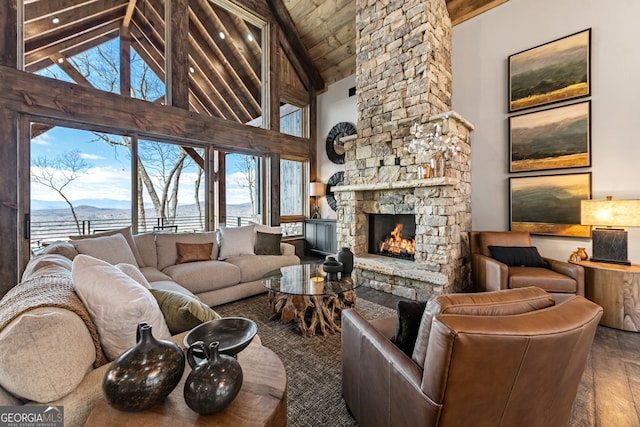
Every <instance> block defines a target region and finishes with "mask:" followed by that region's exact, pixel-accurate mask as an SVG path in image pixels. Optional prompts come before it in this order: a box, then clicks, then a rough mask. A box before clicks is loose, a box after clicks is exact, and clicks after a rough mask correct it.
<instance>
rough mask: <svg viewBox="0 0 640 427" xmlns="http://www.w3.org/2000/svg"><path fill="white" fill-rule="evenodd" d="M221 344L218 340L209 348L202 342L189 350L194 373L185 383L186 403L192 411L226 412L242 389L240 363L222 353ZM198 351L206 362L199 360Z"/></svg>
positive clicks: (188, 355)
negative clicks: (219, 348)
mask: <svg viewBox="0 0 640 427" xmlns="http://www.w3.org/2000/svg"><path fill="white" fill-rule="evenodd" d="M219 345H220V343H219V342H218V341H214V342H212V343H211V344H209V347H207V346H205V345H204V343H203V342H202V341H196V342H194V343H193V344H192V345H191V346H190V347H189V349H188V350H187V360H188V361H189V365H191V368H192V371H191V373H190V374H189V376H188V377H187V381H186V382H185V384H184V400H185V402H187V405H188V406H189V408H191V409H193V410H194V411H196V412H197V413H199V414H202V415H207V414H214V413H216V412H220V411H222V410H223V409H224V408H226V407H227V405H228V404H229V403H231V401H232V400H233V399H235V397H236V396H237V395H238V392H239V391H240V387H242V368H241V367H240V363H238V361H237V360H236V359H234V358H233V357H231V356H227V355H226V354H220V352H219V351H218V347H219ZM194 351H195V352H196V353H204V355H205V359H202V360H199V361H198V360H196V358H195V356H194Z"/></svg>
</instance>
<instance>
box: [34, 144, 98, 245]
mask: <svg viewBox="0 0 640 427" xmlns="http://www.w3.org/2000/svg"><path fill="white" fill-rule="evenodd" d="M90 167H91V165H90V164H89V163H88V162H87V161H86V160H84V159H83V158H82V157H81V155H80V150H72V151H68V152H65V153H62V154H59V155H58V156H56V157H54V158H53V159H50V158H48V157H47V156H40V157H37V158H36V159H34V160H33V161H32V162H31V180H32V181H33V182H35V183H37V184H40V185H44V186H45V187H48V188H51V189H52V190H54V191H55V192H56V193H58V194H59V195H60V197H62V198H63V199H64V201H65V202H66V203H67V204H68V205H69V209H71V215H73V220H74V221H75V223H76V228H77V230H78V234H80V233H81V228H80V221H79V220H78V215H77V214H76V211H75V209H74V207H73V203H71V201H70V200H69V198H68V197H67V196H66V195H65V193H64V190H65V189H66V187H67V186H68V185H69V184H71V183H72V182H73V181H75V180H76V179H78V178H79V177H80V176H81V175H82V174H84V173H86V172H87V170H88V169H89V168H90Z"/></svg>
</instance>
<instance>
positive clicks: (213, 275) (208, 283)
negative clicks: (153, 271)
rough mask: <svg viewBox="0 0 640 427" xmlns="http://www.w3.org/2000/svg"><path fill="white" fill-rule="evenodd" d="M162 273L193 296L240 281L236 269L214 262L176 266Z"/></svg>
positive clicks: (232, 266) (229, 265)
mask: <svg viewBox="0 0 640 427" xmlns="http://www.w3.org/2000/svg"><path fill="white" fill-rule="evenodd" d="M162 272H163V273H166V274H168V275H169V276H171V278H172V279H173V280H175V281H176V282H178V284H180V285H182V286H184V287H185V288H187V289H189V290H190V291H191V292H193V293H194V294H199V293H200V292H206V291H213V290H215V289H220V288H225V287H227V286H231V285H236V284H238V283H240V280H241V275H240V269H239V268H238V267H236V266H235V265H233V264H229V263H228V262H223V261H215V260H211V261H198V262H189V263H186V264H176V265H172V266H170V267H167V268H165V269H164V270H163V271H162Z"/></svg>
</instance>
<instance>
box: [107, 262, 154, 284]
mask: <svg viewBox="0 0 640 427" xmlns="http://www.w3.org/2000/svg"><path fill="white" fill-rule="evenodd" d="M116 268H117V269H118V270H120V271H122V272H123V273H124V274H126V275H127V276H129V277H131V278H132V279H133V280H135V281H136V282H138V283H140V284H141V285H142V286H144V287H145V288H147V289H150V288H151V285H150V284H149V281H148V280H147V278H146V277H144V274H142V272H141V271H140V269H139V268H138V267H136V266H135V265H133V264H117V265H116Z"/></svg>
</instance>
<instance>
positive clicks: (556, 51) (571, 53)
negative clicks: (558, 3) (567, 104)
mask: <svg viewBox="0 0 640 427" xmlns="http://www.w3.org/2000/svg"><path fill="white" fill-rule="evenodd" d="M508 68H509V71H508V76H509V92H508V93H509V112H510V113H512V112H514V111H520V110H524V109H527V108H533V107H539V106H541V105H547V104H551V103H555V102H560V101H566V100H569V99H575V98H581V97H584V96H589V95H590V94H591V28H588V29H586V30H583V31H579V32H577V33H574V34H570V35H568V36H565V37H562V38H559V39H557V40H553V41H551V42H548V43H545V44H542V45H539V46H536V47H533V48H531V49H527V50H524V51H522V52H518V53H514V54H513V55H510V56H509V59H508Z"/></svg>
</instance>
